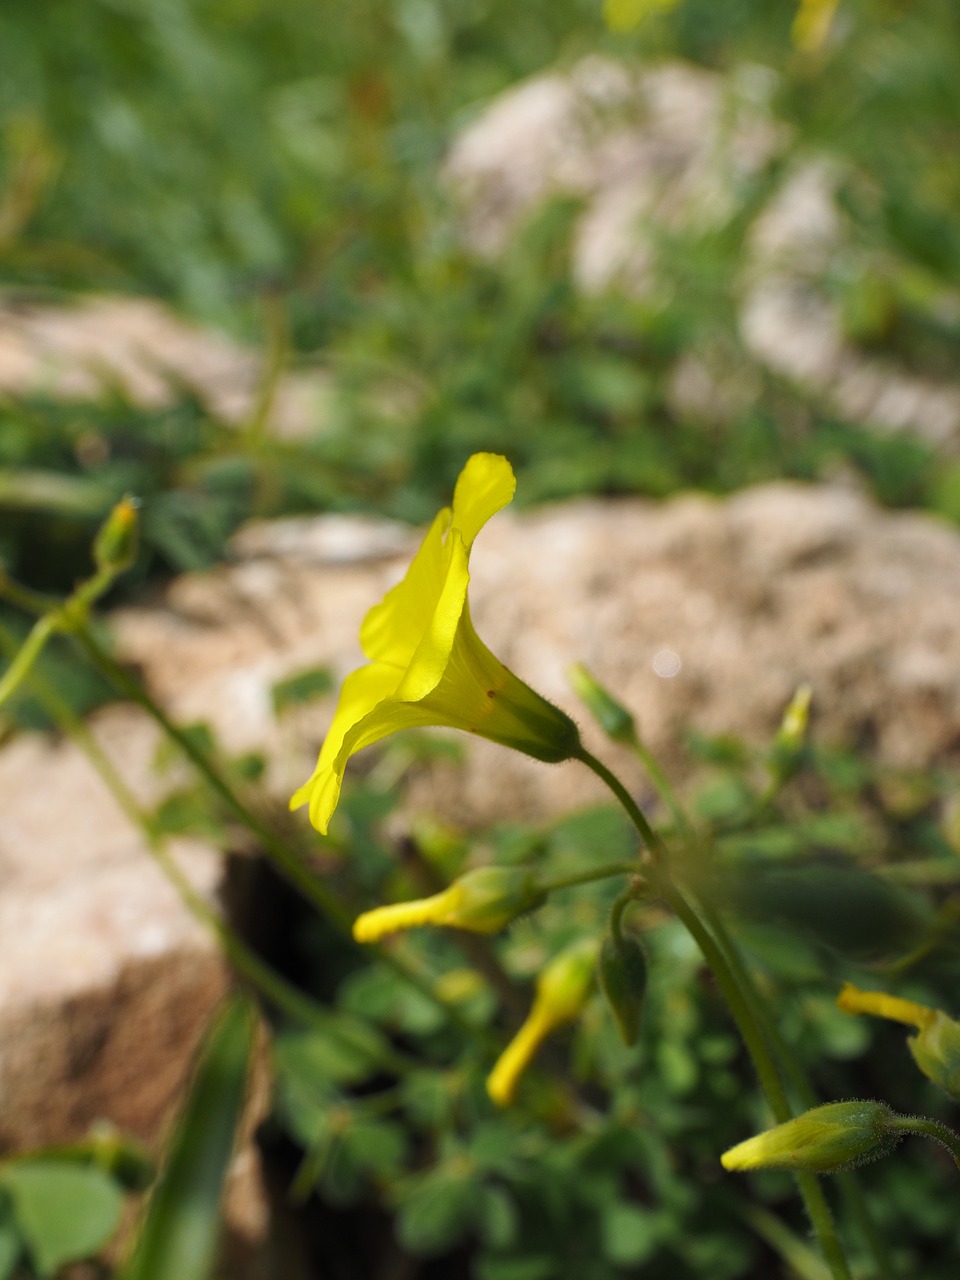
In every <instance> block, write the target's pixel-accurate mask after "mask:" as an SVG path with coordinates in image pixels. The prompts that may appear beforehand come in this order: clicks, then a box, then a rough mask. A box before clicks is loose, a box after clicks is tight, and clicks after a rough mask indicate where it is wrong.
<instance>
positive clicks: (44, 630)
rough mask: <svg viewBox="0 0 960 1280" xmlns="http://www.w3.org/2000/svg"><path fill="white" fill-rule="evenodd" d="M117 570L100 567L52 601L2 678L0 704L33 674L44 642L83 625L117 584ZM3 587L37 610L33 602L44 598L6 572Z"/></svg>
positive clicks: (0, 588)
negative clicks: (62, 597)
mask: <svg viewBox="0 0 960 1280" xmlns="http://www.w3.org/2000/svg"><path fill="white" fill-rule="evenodd" d="M116 576H117V571H116V570H114V569H111V568H104V569H98V570H97V572H96V573H95V574H94V575H93V577H92V578H88V579H87V581H86V582H81V584H80V585H79V586H78V587H77V589H76V590H75V591H74V592H73V594H72V595H71V596H69V598H68V599H67V600H65V601H64V602H63V604H57V603H52V604H51V605H49V607H48V608H47V609H46V610H45V611H44V612H43V613H42V616H41V617H39V618H38V619H37V621H36V622H35V623H34V624H33V627H32V628H31V631H30V634H29V635H28V636H27V638H26V640H24V642H23V644H22V645H21V646H20V648H19V649H18V650H17V652H16V653H15V654H14V656H13V660H12V661H11V663H10V665H9V667H7V669H6V671H5V672H4V673H3V678H2V679H0V707H2V706H3V704H4V703H5V702H6V701H7V700H8V699H9V698H10V697H11V696H12V695H13V694H14V693H15V692H16V690H17V689H18V688H19V687H20V685H21V684H22V683H23V681H24V680H25V679H26V678H27V676H28V675H29V674H30V672H31V670H32V669H33V665H34V663H35V662H36V661H37V659H38V658H39V657H40V654H41V652H42V651H43V647H44V645H45V644H46V643H47V641H48V640H49V639H50V637H51V636H52V635H53V634H54V632H57V631H73V630H74V629H75V628H76V627H77V626H80V625H83V624H84V623H85V621H86V617H87V614H88V613H89V611H90V606H91V605H92V604H93V602H94V601H95V600H96V599H97V598H98V597H99V596H102V595H103V593H104V592H105V591H107V590H109V588H110V587H111V586H112V585H113V581H114V579H115V578H116ZM0 590H2V593H3V594H4V595H6V596H7V598H8V599H9V600H12V601H15V602H18V603H23V604H24V605H26V606H28V608H29V611H30V612H33V611H34V608H33V606H35V605H36V603H37V602H38V601H42V600H44V597H43V596H35V595H34V593H33V592H31V591H27V590H26V588H22V587H18V586H17V584H16V583H13V582H11V581H10V579H9V578H7V577H6V576H5V575H2V583H0Z"/></svg>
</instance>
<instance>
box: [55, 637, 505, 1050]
mask: <svg viewBox="0 0 960 1280" xmlns="http://www.w3.org/2000/svg"><path fill="white" fill-rule="evenodd" d="M72 634H73V635H74V637H75V638H76V640H77V642H78V643H79V644H80V646H81V648H82V649H83V651H84V652H85V653H86V655H87V657H88V658H89V659H90V661H91V662H92V663H93V665H94V666H95V667H96V668H97V670H98V671H100V672H101V674H102V675H104V676H105V677H106V678H107V679H108V680H109V681H110V683H111V684H112V685H113V686H114V688H116V689H117V690H118V691H119V692H120V693H122V694H123V696H124V697H125V698H128V699H129V700H130V701H131V702H134V703H136V704H137V705H138V706H139V707H141V708H142V709H143V710H144V711H145V712H146V713H147V714H148V715H149V716H150V717H151V719H153V720H154V721H155V722H156V723H157V724H158V725H159V726H160V728H161V729H162V730H163V731H164V733H165V734H167V736H168V737H169V738H170V739H171V740H172V741H174V742H175V743H176V744H177V746H178V747H179V748H180V749H181V751H182V752H183V753H184V755H185V756H186V757H187V759H188V760H189V761H190V762H191V764H192V765H193V766H194V767H195V768H196V770H197V772H198V773H199V774H200V775H201V777H203V779H204V780H205V781H206V782H207V783H208V785H209V786H210V787H211V789H212V790H213V791H214V792H215V793H216V794H217V795H218V796H219V797H220V798H221V799H222V800H223V801H224V803H225V804H226V805H227V807H228V808H229V809H230V810H231V812H232V813H233V814H234V815H235V816H236V817H237V818H238V819H239V820H240V822H241V823H242V824H243V825H244V826H245V827H246V828H247V830H248V831H250V832H251V833H252V834H253V835H254V836H256V838H257V840H258V841H259V842H260V845H261V847H262V848H263V850H264V852H265V853H266V854H267V855H268V856H269V857H270V858H271V860H272V861H273V863H274V864H275V866H276V867H277V868H278V869H279V870H280V872H281V873H282V874H283V875H284V876H285V877H286V878H287V879H288V880H289V881H290V883H291V884H293V885H294V887H295V888H296V889H297V890H298V891H299V892H300V893H301V894H302V896H303V897H304V898H305V899H306V900H307V901H308V902H309V903H310V905H311V906H313V907H314V908H315V909H316V910H317V911H319V912H320V913H321V914H322V915H323V916H324V917H325V918H326V919H327V920H328V921H329V922H330V924H331V925H333V927H334V928H335V929H336V930H337V931H338V932H339V933H341V934H342V935H343V936H344V937H345V938H347V939H348V940H349V941H350V942H353V921H352V918H351V916H350V913H349V912H348V911H347V910H346V908H345V907H344V906H343V905H342V904H341V903H340V902H339V901H338V900H337V898H336V897H335V896H334V894H332V893H331V892H330V890H329V889H327V887H326V885H324V884H322V883H321V882H320V881H319V880H317V878H316V877H315V876H314V874H313V873H312V872H311V871H310V869H309V868H308V867H307V866H306V865H305V864H304V863H303V862H302V861H301V860H300V858H299V856H298V855H297V854H296V853H295V852H294V850H292V849H291V848H289V847H288V845H287V844H286V843H285V842H284V841H283V840H282V839H280V838H279V837H278V836H277V835H276V834H275V833H274V832H273V831H271V829H270V828H269V827H268V826H267V825H266V823H264V822H263V821H262V820H261V819H260V818H259V817H258V816H257V814H255V813H254V812H253V810H252V809H250V808H249V807H248V806H247V805H246V804H244V802H243V801H242V800H241V799H240V797H239V796H238V795H237V794H236V792H235V791H234V790H233V788H232V786H231V785H230V784H229V782H227V780H226V779H225V778H224V776H223V775H222V774H221V773H220V771H219V770H218V769H217V768H216V766H215V765H214V764H213V763H212V761H211V760H210V759H209V757H208V756H207V754H206V753H205V752H204V751H203V750H202V749H201V748H200V747H199V746H198V745H197V744H196V743H195V742H194V741H193V740H192V739H191V738H190V735H189V734H187V733H185V732H184V730H183V729H181V728H179V726H177V725H175V724H174V723H173V721H172V720H171V719H170V718H169V716H168V715H167V714H166V712H164V711H163V709H162V708H161V707H160V706H158V704H157V703H156V702H154V700H153V698H151V696H150V694H149V693H148V692H147V691H146V689H145V688H144V687H143V686H142V685H141V684H140V683H139V682H138V681H137V680H135V679H134V678H133V677H132V676H131V675H129V674H128V673H127V672H126V671H125V670H124V669H123V667H122V666H121V665H120V664H119V663H118V662H117V661H116V660H115V659H114V658H112V657H111V656H110V654H109V653H108V652H107V651H106V650H105V649H104V647H103V646H102V645H101V643H100V641H99V640H98V639H97V638H96V636H95V635H94V634H93V632H92V631H91V629H90V627H89V625H88V624H87V623H85V622H81V623H78V624H77V625H76V626H75V627H74V629H73V633H72ZM376 954H377V956H378V957H379V959H380V960H382V961H383V963H384V964H386V965H387V966H389V967H390V968H391V969H393V970H394V972H395V973H397V974H399V975H400V976H401V977H402V978H403V979H404V980H405V981H406V982H408V983H409V984H410V985H411V986H413V987H415V988H416V989H417V991H419V992H420V994H421V995H423V996H424V997H425V998H426V999H428V1000H429V1001H430V1002H431V1003H432V1004H435V1005H437V1006H439V1007H440V1008H441V1009H442V1010H443V1012H444V1014H445V1015H446V1016H447V1018H449V1020H450V1021H451V1022H452V1023H454V1024H455V1025H456V1026H457V1027H458V1028H459V1030H460V1031H462V1032H464V1033H465V1034H466V1035H469V1036H470V1037H471V1038H472V1039H481V1038H483V1036H482V1032H481V1031H480V1030H479V1028H477V1027H475V1026H474V1025H473V1024H472V1023H471V1022H469V1021H468V1020H467V1019H466V1018H464V1016H463V1014H462V1013H461V1012H460V1010H459V1009H457V1008H456V1006H455V1005H453V1004H451V1003H449V1002H448V1001H446V1000H444V999H442V997H441V996H439V995H438V994H437V993H436V991H435V990H434V987H433V984H432V983H431V982H430V981H429V980H428V979H426V978H424V977H422V976H421V975H420V974H419V973H417V972H416V970H415V969H413V968H412V967H411V966H410V965H409V964H407V962H406V961H405V960H403V959H401V958H400V957H399V956H397V955H395V954H394V953H393V952H391V951H388V950H386V949H384V948H378V949H377V951H376Z"/></svg>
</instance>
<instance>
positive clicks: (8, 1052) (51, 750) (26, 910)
mask: <svg viewBox="0 0 960 1280" xmlns="http://www.w3.org/2000/svg"><path fill="white" fill-rule="evenodd" d="M94 732H95V734H96V736H97V739H98V741H99V742H100V744H101V746H102V747H103V749H104V750H105V751H106V752H108V754H109V755H110V756H111V758H112V759H113V761H114V763H115V765H116V767H117V768H118V769H119V771H120V773H121V774H122V775H123V776H124V777H125V778H126V779H127V780H128V781H129V783H130V785H132V786H133V787H134V788H135V789H136V790H137V792H138V793H139V794H140V795H141V796H143V795H144V794H145V792H146V791H147V790H149V788H150V782H151V772H152V771H151V763H150V762H151V756H152V752H153V748H154V746H155V743H156V735H155V733H154V732H153V730H152V728H151V727H150V726H149V725H147V724H146V723H145V722H144V720H143V719H142V718H141V717H140V716H139V715H138V714H137V713H136V712H135V711H133V710H132V709H130V708H114V709H112V710H111V711H110V712H109V713H108V714H107V715H103V716H101V717H98V718H97V719H96V720H95V722H94ZM0 809H2V813H3V818H2V822H0V883H2V888H0V932H2V936H3V947H2V948H0V1097H2V1098H3V1106H2V1108H0V1146H2V1148H3V1149H5V1150H9V1149H22V1148H26V1147H34V1146H42V1145H44V1144H48V1143H55V1142H65V1141H70V1140H72V1139H76V1138H80V1137H82V1136H83V1135H84V1134H85V1133H86V1132H87V1130H88V1128H89V1127H90V1125H91V1124H92V1123H93V1122H94V1121H96V1120H100V1119H107V1120H111V1121H113V1122H114V1123H115V1124H116V1125H118V1126H119V1127H120V1128H122V1129H123V1130H125V1131H126V1132H128V1133H131V1134H133V1135H135V1136H137V1137H139V1138H141V1139H143V1140H145V1141H147V1142H151V1143H154V1142H156V1140H157V1139H158V1137H159V1136H160V1133H161V1130H162V1128H163V1126H164V1124H165V1123H166V1121H167V1120H168V1119H169V1117H170V1114H171V1108H172V1107H173V1106H174V1105H175V1104H176V1102H177V1100H178V1098H179V1096H180V1092H181V1090H182V1087H183V1083H184V1080H185V1075H186V1071H187V1069H188V1066H189V1062H190V1058H191V1056H192V1053H193V1050H194V1048H195V1047H196V1045H197V1043H198V1040H199V1037H200V1035H201V1034H202V1032H203V1029H204V1027H205V1025H206V1023H207V1021H208V1019H209V1016H210V1014H211V1012H212V1010H213V1008H214V1007H215V1006H216V1004H217V1002H218V1001H219V1000H220V999H221V997H222V996H223V994H224V992H225V990H226V984H227V972H226V967H225V966H224V964H223V962H222V960H221V958H220V955H219V953H218V951H217V949H216V947H215V946H214V944H213V942H212V941H211V939H210V937H209V936H208V934H207V933H206V931H204V930H203V929H202V928H201V927H200V926H199V925H198V924H196V923H195V922H194V920H193V918H192V917H191V916H189V915H188V914H187V913H186V911H185V910H184V908H183V907H182V905H181V903H180V900H179V898H178V897H177V895H176V893H175V892H174V891H173V890H172V889H171V888H170V886H169V884H168V883H167V881H166V880H165V879H164V877H163V876H162V875H161V873H160V872H159V870H158V869H157V868H156V867H155V866H154V865H153V864H152V863H151V862H150V860H149V857H148V855H147V853H146V851H145V849H144V847H143V842H142V840H141V839H140V838H139V837H138V835H137V833H136V832H135V831H134V830H133V828H132V827H131V826H130V824H129V822H128V820H127V818H126V817H125V816H124V815H123V814H122V812H121V811H120V809H119V808H118V807H117V805H116V804H115V803H114V802H113V800H112V799H111V797H110V795H109V793H108V792H107V791H106V789H105V788H104V786H103V783H102V782H101V780H100V778H99V777H98V775H97V774H96V773H95V771H94V770H93V768H92V766H90V765H89V764H88V762H87V761H86V759H85V758H84V757H83V756H82V754H81V753H80V752H79V751H78V749H77V748H76V747H74V746H72V745H70V744H65V743H57V742H54V741H52V740H46V739H44V738H42V737H41V736H40V735H27V736H23V737H21V738H18V739H16V740H14V741H13V742H12V743H9V744H8V745H7V746H5V747H4V748H3V750H2V751H0ZM177 856H178V859H179V861H180V863H181V866H182V867H183V869H184V871H185V872H186V874H187V875H188V877H189V879H190V881H191V882H192V884H193V885H194V887H195V888H197V889H198V890H200V891H201V892H202V893H204V894H206V895H207V896H212V895H213V894H214V893H215V891H216V888H217V884H218V882H219V876H220V869H219V859H218V858H217V857H216V855H215V854H214V853H213V851H212V850H209V849H205V848H203V847H201V846H199V845H197V844H195V843H193V842H187V841H181V842H178V848H177Z"/></svg>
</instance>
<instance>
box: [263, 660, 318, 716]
mask: <svg viewBox="0 0 960 1280" xmlns="http://www.w3.org/2000/svg"><path fill="white" fill-rule="evenodd" d="M332 688H333V676H332V675H331V673H330V668H329V667H311V668H310V669H309V670H307V671H299V672H297V674H296V675H293V676H288V677H287V679H286V680H279V681H277V683H276V684H275V685H274V686H273V688H272V689H271V690H270V696H271V698H272V699H273V713H274V715H277V716H279V715H281V714H282V713H283V712H284V711H286V710H287V709H288V708H289V707H297V706H300V705H301V704H302V703H305V702H312V701H313V700H314V699H315V698H320V697H323V695H324V694H326V693H329V692H330V690H331V689H332Z"/></svg>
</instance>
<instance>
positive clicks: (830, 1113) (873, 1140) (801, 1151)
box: [720, 1101, 903, 1173]
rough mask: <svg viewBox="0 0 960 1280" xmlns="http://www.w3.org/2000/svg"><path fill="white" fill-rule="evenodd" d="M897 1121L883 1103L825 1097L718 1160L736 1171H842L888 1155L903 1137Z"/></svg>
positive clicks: (732, 1148) (739, 1145)
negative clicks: (822, 1102) (819, 1103)
mask: <svg viewBox="0 0 960 1280" xmlns="http://www.w3.org/2000/svg"><path fill="white" fill-rule="evenodd" d="M897 1120H898V1117H897V1116H896V1115H895V1114H894V1112H893V1111H891V1110H890V1108H889V1107H888V1106H887V1105H886V1103H883V1102H872V1101H864V1102H861V1101H857V1102H830V1103H827V1105H826V1106H823V1107H814V1108H813V1110H812V1111H806V1112H804V1114H803V1115H802V1116H797V1118H796V1119H795V1120H788V1121H787V1122H786V1124H778V1125H777V1126H776V1128H774V1129H768V1130H767V1131H766V1133H759V1134H757V1136H756V1137H755V1138H748V1139H747V1140H746V1142H741V1143H739V1144H738V1145H737V1146H735V1147H731V1149H730V1150H729V1151H726V1152H724V1154H723V1155H722V1156H721V1157H720V1163H721V1164H722V1165H723V1167H724V1168H725V1169H728V1170H730V1171H732V1172H737V1173H745V1172H747V1171H748V1170H751V1169H787V1170H789V1171H791V1172H801V1173H841V1172H842V1171H843V1170H845V1169H855V1168H856V1167H857V1165H861V1164H866V1163H867V1162H868V1161H870V1160H877V1159H879V1158H880V1157H881V1156H885V1155H888V1154H889V1153H890V1152H891V1151H892V1150H893V1149H894V1147H895V1146H896V1145H897V1143H898V1142H899V1141H900V1138H901V1137H902V1136H903V1130H902V1128H900V1127H898V1126H897Z"/></svg>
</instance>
